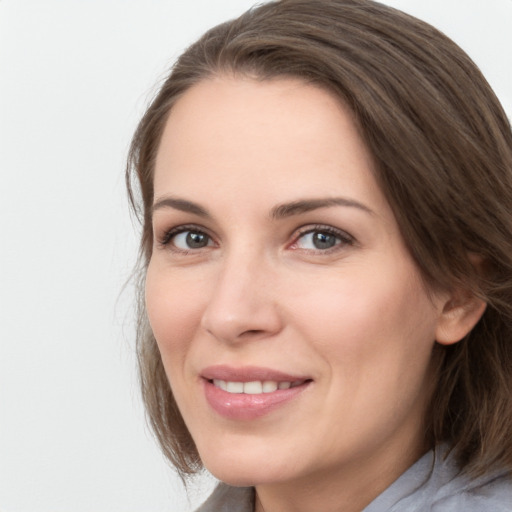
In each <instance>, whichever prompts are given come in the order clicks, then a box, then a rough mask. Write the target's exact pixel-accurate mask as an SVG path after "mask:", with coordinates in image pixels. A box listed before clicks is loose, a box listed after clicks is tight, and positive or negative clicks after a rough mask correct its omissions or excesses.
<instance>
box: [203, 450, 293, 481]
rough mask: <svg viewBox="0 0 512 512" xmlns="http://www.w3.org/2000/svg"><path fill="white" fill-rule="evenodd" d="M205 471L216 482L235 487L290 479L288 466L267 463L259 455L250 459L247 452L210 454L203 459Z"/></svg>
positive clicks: (267, 461)
mask: <svg viewBox="0 0 512 512" xmlns="http://www.w3.org/2000/svg"><path fill="white" fill-rule="evenodd" d="M203 464H204V466H205V467H206V469H207V470H208V471H209V472H210V473H211V474H212V475H213V476H214V477H215V478H217V479H218V480H220V481H221V482H224V483H226V484H229V485H233V486H235V487H251V486H256V485H263V484H269V483H277V482H279V481H283V480H288V479H292V478H293V475H290V474H288V471H289V470H290V465H285V464H277V463H275V462H274V461H269V460H268V459H266V457H265V456H263V455H262V454H261V453H260V454H259V455H258V454H255V456H253V457H251V456H250V455H249V454H248V453H247V452H245V453H244V452H243V451H239V452H236V453H232V454H228V455H226V454H224V455H223V456H219V454H218V453H217V454H212V456H206V457H205V458H204V459H203Z"/></svg>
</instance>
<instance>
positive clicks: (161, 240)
mask: <svg viewBox="0 0 512 512" xmlns="http://www.w3.org/2000/svg"><path fill="white" fill-rule="evenodd" d="M186 231H193V232H195V233H201V234H204V235H206V236H207V237H208V238H209V239H210V240H212V241H213V242H214V243H215V239H214V237H213V236H212V235H211V234H210V233H209V231H208V230H207V229H206V228H204V227H203V226H199V225H197V224H180V225H178V226H173V227H172V228H169V229H165V230H164V231H163V233H162V234H161V235H159V236H155V241H157V242H158V244H159V245H160V246H161V247H164V248H169V247H170V246H171V245H172V244H171V241H172V239H173V237H175V236H176V235H179V234H180V233H184V232H186ZM172 250H174V251H176V252H184V251H183V249H179V248H178V247H175V246H173V249H172ZM190 250H191V251H198V250H199V249H190Z"/></svg>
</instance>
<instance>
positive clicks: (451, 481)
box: [196, 447, 512, 512]
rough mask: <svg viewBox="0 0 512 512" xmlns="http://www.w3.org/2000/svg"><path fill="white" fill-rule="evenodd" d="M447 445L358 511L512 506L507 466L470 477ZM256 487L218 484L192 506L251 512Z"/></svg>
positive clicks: (453, 511) (209, 511) (476, 510)
mask: <svg viewBox="0 0 512 512" xmlns="http://www.w3.org/2000/svg"><path fill="white" fill-rule="evenodd" d="M445 451H446V447H442V448H439V449H437V450H436V451H435V452H434V451H430V452H428V453H427V454H426V455H424V456H423V457H422V458H421V459H419V460H418V461H417V462H416V463H415V464H414V465H413V466H411V467H410V468H409V469H408V470H407V471H406V472H405V473H404V474H403V475H402V476H400V477H399V478H398V479H397V480H396V481H395V482H394V483H392V484H391V485H390V486H389V487H388V488H387V489H386V490H385V491H384V492H383V493H382V494H381V495H379V496H377V498H375V500H373V501H372V502H371V503H370V504H369V505H368V506H367V507H366V508H365V509H364V510H363V511H362V512H512V478H511V475H510V474H509V473H507V472H506V471H497V472H494V473H491V474H489V475H484V476H482V477H479V478H476V479H471V478H469V477H468V476H466V475H464V474H462V473H461V472H460V470H459V469H458V467H457V465H456V464H455V461H454V459H453V457H452V456H448V457H447V458H444V453H445ZM253 510H254V489H253V488H251V487H230V486H228V485H225V484H220V485H219V486H217V488H216V489H215V491H214V492H213V494H212V495H211V496H210V497H209V498H208V500H207V501H206V502H205V503H204V504H203V505H202V506H201V507H200V508H199V509H198V510H197V511H196V512H253Z"/></svg>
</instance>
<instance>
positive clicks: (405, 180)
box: [126, 0, 512, 476]
mask: <svg viewBox="0 0 512 512" xmlns="http://www.w3.org/2000/svg"><path fill="white" fill-rule="evenodd" d="M226 73H229V74H234V75H241V76H249V77H252V78H254V79H256V80H272V79H275V78H279V77H295V78H299V79H301V80H303V81H305V82H307V83H311V84H315V85H318V86H320V87H323V88H325V89H327V90H329V91H330V92H331V93H333V94H334V95H335V96H336V97H338V98H339V100H340V102H343V103H344V104H346V105H348V106H349V107H350V109H351V110H352V112H353V114H354V117H355V119H356V123H357V124H358V127H359V130H360V133H361V136H362V137H363V139H364V141H365V142H366V145H367V147H368V148H369V151H370V153H371V154H372V155H373V158H374V161H375V164H376V179H377V181H378V183H379V184H380V186H381V189H382V190H383V192H384V194H385V196H386V197H387V199H388V201H389V203H390V205H391V207H392V209H393V211H394V214H395V216H396V219H397V221H398V224H399V226H400V230H401V233H402V235H403V238H404V240H405V242H406V244H407V247H408V249H409V251H410V253H411V254H412V256H413V258H414V260H415V262H416V264H417V265H418V267H419V269H420V270H421V273H422V275H423V277H424V279H425V282H426V284H427V285H428V286H429V287H430V289H433V290H435V289H453V288H460V289H463V290H467V291H468V292H471V293H474V294H477V295H478V296H479V297H480V298H482V299H483V300H484V301H485V302H486V303H487V308H486V311H485V313H484V315H483V317H482V319H481V320H480V322H479V323H478V324H477V325H476V327H475V328H474V329H473V330H472V331H471V332H470V333H469V335H467V336H466V338H465V339H464V340H462V341H460V342H458V343H455V344H454V345H451V346H441V345H439V344H437V345H436V349H435V351H436V357H437V359H438V369H437V382H436V386H435V392H434V394H433V397H432V402H431V405H430V409H429V412H428V417H427V418H426V424H425V434H426V438H427V439H428V440H429V442H430V444H431V445H432V446H434V445H436V444H437V443H440V442H446V441H447V442H448V443H450V444H451V446H452V449H453V451H454V453H455V454H456V456H457V460H458V462H459V464H460V466H461V467H462V468H464V469H465V470H467V471H468V472H470V473H472V474H475V475H476V474H481V473H486V472H488V471H490V470H491V469H493V468H496V467H505V468H508V469H509V470H511V471H512V133H511V127H510V123H509V120H508V119H507V116H506V114H505V113H504V111H503V109H502V107H501V105H500V103H499V101H498V100H497V98H496V96H495V94H494V93H493V91H492V90H491V88H490V86H489V85H488V83H487V82H486V80H485V78H484V77H483V76H482V74H481V72H480V71H479V70H478V68H477V67H476V65H475V64H474V63H473V62H472V61H471V59H470V58H469V57H468V56H467V55H466V54H465V53H464V52H463V51H462V50H461V49H460V48H459V47H458V46H457V45H456V44H455V43H454V42H452V41H451V40H450V39H449V38H447V37H446V36H445V35H443V34H442V33H441V32H439V31H438V30H436V29H434V28H433V27H431V26H430V25H428V24H426V23H424V22H422V21H419V20H417V19H416V18H414V17H411V16H409V15H406V14H404V13H402V12H400V11H398V10H395V9H392V8H389V7H386V6H384V5H381V4H379V3H376V2H373V1H371V0H321V1H319V0H281V1H275V2H270V3H266V4H263V5H260V6H258V7H256V8H253V9H251V10H249V11H248V12H246V13H245V14H243V15H242V16H240V17H239V18H238V19H235V20H233V21H229V22H227V23H223V24H221V25H219V26H217V27H215V28H213V29H211V30H210V31H208V32H207V33H206V34H205V35H204V36H203V37H201V39H199V40H198V41H197V42H195V43H194V44H192V45H191V46H190V47H189V48H188V49H187V50H186V51H185V52H184V53H183V54H182V55H181V57H180V58H179V59H178V61H177V62H176V64H175V65H174V66H173V68H172V70H171V72H170V74H169V76H168V78H167V79H166V80H165V82H164V83H163V85H162V87H161V88H160V91H159V92H158V93H157V95H156V97H155V98H154V100H153V101H152V103H151V104H150V106H149V108H148V109H147V111H146V113H145V115H144V116H143V118H142V120H141V122H140V124H139V126H138V128H137V131H136V133H135V135H134V138H133V141H132V145H131V149H130V154H129V161H128V167H127V175H126V178H127V184H128V190H129V195H130V199H131V203H132V206H133V207H134V209H135V211H136V212H137V213H138V215H139V217H140V220H141V222H142V236H141V253H140V305H139V329H138V340H137V343H138V345H137V346H138V357H139V368H140V380H141V386H142V394H143V399H144V402H145V405H146V408H147V413H148V416H149V419H150V423H151V425H152V428H153V430H154V432H155V434H156V437H157V439H158V441H159V442H160V445H161V447H162V449H163V451H164V454H165V455H166V456H167V457H168V459H169V460H170V461H172V463H173V464H174V465H175V466H176V468H177V469H178V471H179V472H180V474H181V475H182V476H185V475H187V474H192V473H194V472H196V471H197V470H198V469H200V468H201V461H200V458H199V455H198V453H197V450H196V448H195V445H194V442H193V440H192V438H191V436H190V434H189V433H188V431H187V428H186V426H185V424H184V422H183V419H182V417H181V415H180V412H179V410H178V408H177V406H176V403H175V401H174V398H173V395H172V390H171V389H170V386H169V383H168V381H167V378H166V375H165V372H164V368H163V365H162V361H161V358H160V354H159V351H158V348H157V345H156V342H155V339H154V337H153V334H152V333H151V329H150V328H149V325H148V322H147V318H146V312H145V307H144V300H143V291H142V290H143V285H144V275H145V269H146V267H147V264H148V262H149V260H150V258H151V251H152V243H153V240H152V229H151V205H152V203H153V169H154V162H155V156H156V152H157V150H158V146H159V142H160V137H161V135H162V132H163V128H164V125H165V122H166V119H167V116H168V114H169V112H170V110H171V109H172V107H173V105H174V103H175V102H176V101H177V100H178V99H179V98H180V96H181V95H182V94H183V93H184V92H186V91H187V90H188V89H189V88H190V87H192V86H193V85H194V84H196V83H197V82H199V81H201V80H204V79H208V78H210V77H213V76H215V75H219V74H226ZM475 256H476V257H477V258H478V259H479V260H480V261H481V262H483V263H482V264H481V265H479V267H478V268H476V267H475V266H474V265H473V261H474V259H475Z"/></svg>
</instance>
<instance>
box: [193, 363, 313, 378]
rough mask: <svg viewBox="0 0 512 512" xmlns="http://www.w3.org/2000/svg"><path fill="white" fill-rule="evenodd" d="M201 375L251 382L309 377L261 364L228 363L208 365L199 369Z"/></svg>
mask: <svg viewBox="0 0 512 512" xmlns="http://www.w3.org/2000/svg"><path fill="white" fill-rule="evenodd" d="M201 377H203V378H204V379H207V380H213V379H218V380H224V381H230V382H252V381H275V382H296V381H306V380H310V377H305V376H302V375H292V374H289V373H285V372H282V371H279V370H273V369H271V368H265V367H261V366H240V367H233V366H228V365H215V366H208V367H207V368H204V369H203V370H202V371H201Z"/></svg>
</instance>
